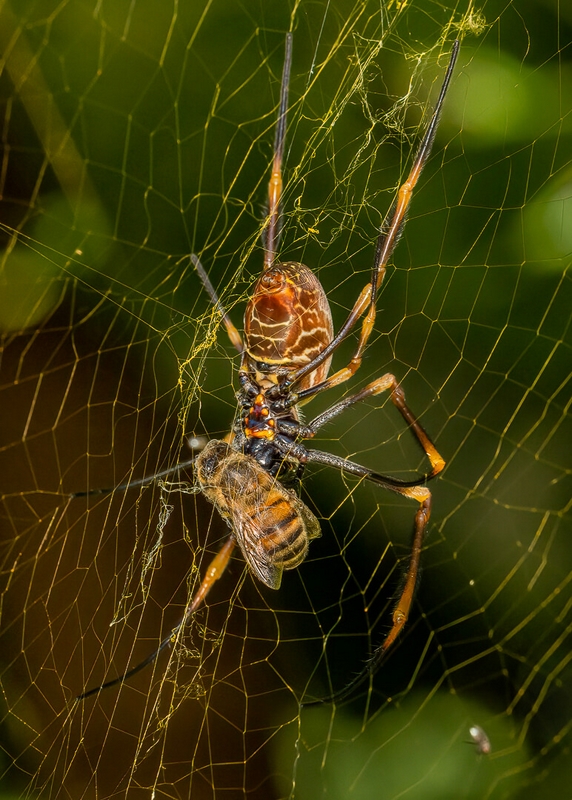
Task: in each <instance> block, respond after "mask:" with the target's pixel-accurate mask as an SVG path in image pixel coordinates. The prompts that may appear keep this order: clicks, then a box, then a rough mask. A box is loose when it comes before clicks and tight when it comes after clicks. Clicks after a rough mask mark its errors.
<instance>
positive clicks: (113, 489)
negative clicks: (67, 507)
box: [69, 456, 195, 500]
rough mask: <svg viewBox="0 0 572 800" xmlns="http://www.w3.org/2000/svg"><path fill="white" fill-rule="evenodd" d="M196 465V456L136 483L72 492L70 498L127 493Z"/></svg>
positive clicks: (130, 482)
mask: <svg viewBox="0 0 572 800" xmlns="http://www.w3.org/2000/svg"><path fill="white" fill-rule="evenodd" d="M194 463H195V456H193V457H192V458H189V459H187V460H186V461H180V462H179V463H178V464H175V466H174V467H167V469H162V470H161V471H160V472H154V473H153V475H145V476H144V477H143V478H137V480H135V481H127V482H126V483H120V484H119V486H110V487H108V488H106V489H87V490H86V491H83V492H71V493H70V495H69V497H70V499H71V500H74V499H75V498H76V497H93V495H97V494H111V492H125V491H126V490H127V489H133V488H134V487H135V486H147V485H149V484H151V483H153V482H154V481H156V480H157V479H158V478H165V477H166V476H167V475H172V474H173V473H174V472H178V471H179V470H181V469H187V468H188V467H192V466H193V465H194Z"/></svg>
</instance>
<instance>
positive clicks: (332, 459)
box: [304, 450, 436, 705]
mask: <svg viewBox="0 0 572 800" xmlns="http://www.w3.org/2000/svg"><path fill="white" fill-rule="evenodd" d="M307 461H308V462H310V461H314V462H317V463H321V464H327V465H329V466H334V467H337V468H339V469H343V470H344V471H346V472H350V473H351V474H353V475H356V476H358V477H363V478H365V479H366V480H370V481H373V482H374V483H377V484H379V485H380V486H383V488H384V489H389V490H390V491H392V492H397V493H398V494H401V495H403V497H408V498H410V499H411V500H416V501H417V502H418V503H419V508H418V510H417V512H416V514H415V523H414V529H413V542H412V545H411V555H410V557H409V564H408V565H407V569H406V571H405V576H404V580H403V583H402V587H401V589H400V590H399V593H398V597H397V603H396V604H395V607H394V609H393V615H392V625H391V628H390V630H389V632H388V633H387V634H386V636H385V638H384V639H383V641H382V642H381V644H380V645H379V646H378V647H377V648H376V650H375V651H374V653H373V655H372V657H371V658H370V659H369V661H368V663H367V664H366V666H365V667H364V669H363V670H362V672H360V674H359V675H358V676H357V677H356V678H354V679H353V680H352V681H351V682H350V683H349V684H348V685H347V686H345V687H344V688H343V689H342V690H341V691H340V692H336V693H335V694H332V695H330V696H329V697H326V698H323V699H321V700H316V701H313V702H310V703H304V705H319V704H323V703H331V702H333V701H334V700H336V701H339V700H343V699H344V698H346V697H348V696H349V695H350V694H352V692H353V691H354V689H355V688H356V687H357V686H359V684H361V683H362V682H363V681H364V680H365V679H366V678H367V677H368V676H370V675H373V674H374V672H375V671H376V669H377V668H378V667H379V665H380V664H381V662H382V660H383V658H384V656H385V654H386V653H387V651H388V650H389V648H390V647H391V645H392V644H393V643H394V642H395V640H396V639H397V637H398V636H399V634H400V633H401V631H402V630H403V628H404V626H405V624H406V623H407V620H408V619H409V613H410V611H411V605H412V603H413V597H414V595H415V588H416V586H417V582H418V579H419V564H420V560H421V550H422V547H423V540H424V538H425V531H426V529H427V523H428V522H429V517H430V516H431V504H432V498H431V492H430V491H429V489H428V488H427V487H426V486H421V485H419V484H420V483H421V481H422V480H423V481H424V480H425V478H423V479H421V480H420V481H399V480H396V479H395V478H388V477H387V476H384V475H379V474H378V473H375V472H372V471H371V470H368V469H367V468H366V467H362V466H361V465H360V464H355V463H354V462H353V461H349V460H348V459H344V458H339V457H338V456H333V455H332V454H330V453H322V452H321V451H319V450H308V451H307ZM435 474H436V473H435ZM430 477H434V475H433V474H431V475H429V476H426V478H430Z"/></svg>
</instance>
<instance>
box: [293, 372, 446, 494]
mask: <svg viewBox="0 0 572 800" xmlns="http://www.w3.org/2000/svg"><path fill="white" fill-rule="evenodd" d="M388 390H390V391H391V394H390V398H391V401H392V403H393V404H394V405H395V406H396V408H397V409H398V411H399V413H400V414H401V416H402V417H403V419H404V420H405V422H406V423H407V425H408V427H409V428H410V430H411V432H412V433H413V435H414V436H415V438H416V440H417V441H418V442H419V444H420V445H421V447H422V449H423V451H424V452H425V455H426V456H427V458H428V459H429V462H430V463H431V472H430V473H429V474H428V475H426V476H425V480H429V479H430V478H434V477H435V475H438V474H439V472H441V470H442V469H443V467H444V466H445V460H444V459H443V457H442V456H441V455H440V454H439V453H438V451H437V448H436V447H435V445H434V444H433V442H432V441H431V439H430V438H429V436H428V435H427V433H426V432H425V430H424V429H423V427H422V426H421V424H420V423H419V422H418V420H417V418H416V417H415V415H414V414H413V412H412V411H411V410H410V408H409V406H408V405H407V401H406V399H405V393H404V392H403V389H402V388H401V386H400V385H399V384H398V382H397V379H396V378H395V375H392V374H391V373H389V372H388V373H386V374H385V375H382V376H381V378H378V379H377V380H375V381H372V382H371V383H369V384H368V385H367V386H365V387H364V388H363V389H362V390H361V391H359V392H356V394H353V395H350V397H346V398H344V399H343V400H340V401H339V403H335V404H334V405H333V406H331V407H330V408H328V409H326V411H324V412H323V413H322V414H320V415H318V416H317V417H315V418H314V419H313V420H312V421H311V422H310V423H308V425H307V427H308V428H309V429H310V430H311V431H312V432H313V433H316V431H318V430H319V429H320V428H321V427H322V426H323V425H325V424H326V423H327V422H329V421H330V420H331V419H333V418H334V417H337V416H338V414H341V413H342V411H345V409H346V408H348V407H349V406H352V405H354V404H355V403H359V402H361V401H362V400H365V399H367V398H368V397H375V395H378V394H381V392H386V391H388ZM342 469H343V467H342Z"/></svg>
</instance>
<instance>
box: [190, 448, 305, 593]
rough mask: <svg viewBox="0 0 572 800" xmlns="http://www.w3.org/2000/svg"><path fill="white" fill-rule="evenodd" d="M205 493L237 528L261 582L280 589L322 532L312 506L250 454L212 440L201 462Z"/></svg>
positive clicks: (198, 468)
mask: <svg viewBox="0 0 572 800" xmlns="http://www.w3.org/2000/svg"><path fill="white" fill-rule="evenodd" d="M195 473H196V476H197V481H198V484H199V486H200V488H201V491H202V493H203V494H204V496H205V497H206V498H207V500H209V502H211V503H212V504H213V505H214V506H215V508H216V509H217V511H218V512H219V514H220V515H221V517H223V518H224V519H225V520H226V521H227V522H228V524H229V526H230V527H231V529H232V532H233V536H234V539H235V541H236V543H237V544H238V546H239V547H240V549H241V551H242V555H243V556H244V560H245V561H246V563H247V564H248V566H249V568H250V569H251V571H252V572H253V573H254V575H255V576H256V577H257V578H258V580H259V581H261V582H262V583H264V584H265V586H268V587H269V588H270V589H278V588H279V587H280V583H281V581H282V572H283V570H288V569H295V568H296V567H297V566H299V565H300V564H301V563H302V561H304V559H305V558H306V555H307V553H308V543H309V541H310V540H311V539H316V538H317V537H318V536H320V535H321V531H320V524H319V522H318V520H317V519H316V517H315V516H314V515H313V514H312V512H311V511H310V509H309V508H308V507H307V506H306V505H305V504H304V503H303V502H302V500H300V499H299V497H297V496H296V494H295V493H294V492H293V491H292V490H291V489H287V488H285V487H284V486H283V485H282V484H281V483H279V482H278V481H277V480H276V478H273V477H272V476H271V475H270V474H269V473H268V472H267V471H266V470H265V469H263V468H262V467H261V466H260V464H259V463H258V462H257V461H256V460H255V459H254V458H253V457H252V456H249V455H245V454H244V453H241V452H239V451H237V450H234V449H233V448H232V446H231V445H230V444H227V443H226V442H223V441H219V440H217V439H212V440H211V441H210V442H209V443H208V444H207V445H206V447H205V448H204V450H203V451H202V452H201V453H200V454H199V456H198V457H197V460H196V464H195Z"/></svg>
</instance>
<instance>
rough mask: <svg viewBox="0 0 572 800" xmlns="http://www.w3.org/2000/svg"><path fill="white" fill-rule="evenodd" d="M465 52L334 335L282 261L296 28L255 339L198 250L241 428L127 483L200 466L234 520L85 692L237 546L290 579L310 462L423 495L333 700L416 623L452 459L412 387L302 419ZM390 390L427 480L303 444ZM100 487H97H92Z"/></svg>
mask: <svg viewBox="0 0 572 800" xmlns="http://www.w3.org/2000/svg"><path fill="white" fill-rule="evenodd" d="M458 52H459V42H458V41H455V42H454V44H453V48H452V52H451V56H450V60H449V65H448V67H447V70H446V73H445V77H444V79H443V84H442V86H441V91H440V94H439V97H438V100H437V104H436V106H435V109H434V111H433V114H432V117H431V119H430V122H429V125H428V127H427V130H426V131H425V134H424V136H423V138H422V140H421V142H420V144H419V148H418V150H417V153H416V156H415V159H414V162H413V165H412V167H411V170H410V172H409V175H408V176H407V179H406V180H405V181H404V183H403V184H402V185H401V186H400V188H399V190H398V193H397V196H396V198H395V200H394V202H393V204H392V205H391V207H390V209H389V211H388V213H387V215H386V218H385V220H384V222H383V224H382V226H381V230H380V233H379V236H378V239H377V246H376V250H375V257H374V262H373V267H372V271H371V278H370V280H369V282H368V283H367V284H366V285H365V286H364V287H363V289H362V290H361V292H360V294H359V296H358V298H357V300H356V301H355V303H354V305H353V307H352V309H351V311H350V313H349V315H348V317H347V319H346V321H345V322H344V323H343V325H342V326H341V328H340V329H339V331H338V332H337V333H334V327H333V322H332V315H331V311H330V306H329V303H328V299H327V296H326V294H325V291H324V289H323V287H322V285H321V283H320V282H319V280H318V279H317V277H316V276H315V275H314V273H313V272H312V271H311V270H310V269H309V268H308V267H306V266H304V265H303V264H299V263H296V262H285V263H281V262H278V259H277V247H278V239H279V229H280V218H281V194H282V159H283V153H284V141H285V134H286V116H287V110H288V88H289V81H290V69H291V63H292V34H291V33H289V34H288V35H287V36H286V47H285V58H284V67H283V73H282V81H281V91H280V105H279V112H278V119H277V123H276V133H275V141H274V156H273V165H272V173H271V177H270V182H269V189H268V216H267V220H266V223H265V227H264V232H263V246H264V266H263V271H262V274H261V276H260V277H259V279H258V281H257V283H256V284H255V287H254V290H253V293H252V296H251V298H250V300H249V302H248V304H247V307H246V310H245V315H244V338H243V337H242V336H241V335H240V333H239V331H238V330H237V328H236V327H235V326H234V324H233V322H232V321H231V319H230V317H229V315H228V314H227V312H226V310H225V309H224V307H223V305H222V304H221V302H220V300H219V298H218V295H217V293H216V291H215V289H214V287H213V285H212V283H211V281H210V279H209V277H208V275H207V273H206V271H205V269H204V267H203V266H202V264H201V262H200V260H199V258H198V257H197V256H196V255H192V256H191V260H192V262H193V264H194V267H195V269H196V271H197V273H198V275H199V277H200V279H201V281H202V283H203V286H204V288H205V290H206V292H207V293H208V295H209V297H210V300H211V302H212V304H213V305H214V307H215V308H216V309H217V310H218V312H219V313H220V315H221V319H222V322H223V324H224V326H225V328H226V331H227V334H228V336H229V339H230V341H231V343H232V345H233V346H234V347H235V349H236V350H237V351H238V352H239V353H240V355H241V365H240V369H239V372H238V378H239V383H240V389H239V391H238V392H237V401H238V411H237V416H236V419H235V422H234V424H233V427H232V430H231V433H230V434H229V436H227V439H226V440H225V441H224V442H222V441H217V440H211V442H209V443H208V444H207V446H206V447H205V449H204V450H203V451H202V452H201V453H199V455H198V456H196V457H193V458H192V459H190V460H189V461H186V462H183V463H180V464H178V465H176V466H175V467H173V468H172V469H168V470H164V471H163V472H161V473H158V474H156V475H153V476H151V477H148V478H143V479H141V480H138V481H135V482H132V483H130V484H126V485H123V486H121V487H116V488H120V489H126V488H130V487H132V486H135V485H142V484H144V483H147V482H150V481H153V480H156V479H157V478H158V477H162V476H164V475H167V474H170V473H172V472H175V471H176V470H179V469H182V468H185V467H190V466H193V468H194V470H195V476H196V479H197V487H196V489H195V491H202V493H203V494H204V495H205V496H206V497H207V499H209V500H210V501H211V502H213V503H214V505H215V506H216V508H217V509H218V511H219V512H220V513H221V515H222V516H223V517H224V518H226V519H227V521H228V522H229V526H230V527H231V532H230V534H229V536H228V538H227V539H226V541H225V543H224V544H223V546H222V547H221V549H220V550H219V552H218V553H217V555H216V556H215V557H214V559H213V560H212V562H211V563H210V565H209V566H208V568H207V570H206V573H205V576H204V578H203V580H202V583H201V585H200V587H199V589H198V590H197V592H196V593H195V595H194V597H193V598H192V600H191V601H190V603H189V604H188V605H187V607H186V609H185V612H184V615H183V618H182V619H181V621H180V622H179V624H178V625H177V626H176V627H175V628H174V629H173V630H172V631H171V632H170V633H169V635H168V636H167V637H166V638H165V639H164V640H163V641H162V642H161V644H160V645H159V647H158V648H157V649H156V650H155V652H154V653H152V654H151V655H150V656H148V658H146V659H145V660H144V661H143V662H141V663H140V664H138V665H137V666H136V667H133V668H132V669H130V670H128V671H126V672H124V673H123V674H122V675H120V676H119V677H118V678H115V679H113V680H111V681H108V682H106V683H104V684H102V685H101V686H98V687H96V688H94V689H91V690H89V691H87V692H84V693H83V694H81V695H79V696H78V698H77V699H78V700H83V699H85V698H86V697H89V696H90V695H92V694H96V693H98V692H100V691H101V690H102V689H105V688H108V687H110V686H113V685H114V684H117V683H121V682H123V681H125V680H127V679H128V678H130V677H131V676H132V675H134V674H135V673H136V672H138V671H139V670H141V669H143V668H144V667H145V666H147V665H148V664H150V663H152V662H154V661H155V660H156V658H157V657H158V655H159V654H160V653H161V652H162V650H163V649H164V648H165V647H167V645H168V644H169V643H170V642H171V641H172V640H173V638H174V637H175V636H176V635H177V634H178V633H179V631H180V630H181V629H182V628H183V627H184V625H185V624H186V622H187V620H188V619H189V618H190V617H191V615H192V614H193V613H194V612H195V611H196V610H197V608H198V607H199V606H200V605H201V604H202V603H203V601H204V600H205V598H206V596H207V595H208V593H209V591H210V590H211V588H212V586H213V585H214V583H215V582H216V581H217V580H218V579H219V578H220V577H221V575H222V574H223V572H224V571H225V569H226V567H227V565H228V563H229V560H230V557H231V554H232V552H233V549H234V547H235V544H236V543H238V544H239V546H240V549H241V551H242V554H243V556H244V558H245V560H246V562H247V564H248V565H249V567H250V569H251V571H252V572H253V573H254V574H255V576H256V577H257V578H258V579H259V580H260V581H261V582H263V583H265V584H266V585H267V586H269V587H270V588H274V589H277V588H278V587H279V585H280V581H281V578H282V571H283V570H286V569H293V568H295V567H297V566H298V565H299V564H300V563H301V561H302V560H303V559H304V558H305V556H306V553H307V549H308V541H309V540H310V539H312V538H315V537H316V536H319V535H320V529H319V523H318V522H317V520H316V518H315V517H314V515H313V514H312V513H311V512H310V510H309V509H308V508H307V507H306V506H305V505H304V503H303V502H302V501H301V500H299V498H298V497H297V496H296V494H295V492H294V490H293V489H292V488H290V487H291V486H293V485H295V484H297V482H298V481H299V479H300V477H301V475H302V472H303V469H304V467H305V465H307V464H310V463H314V464H322V465H325V466H329V467H334V468H336V469H338V470H341V471H343V472H345V473H349V474H351V475H355V476H356V477H358V478H363V479H366V480H368V481H372V482H373V483H375V484H378V485H379V486H382V487H383V488H385V489H388V490H390V491H392V492H396V493H398V494H400V495H402V496H404V497H407V498H410V499H412V500H415V501H416V502H417V503H418V504H419V508H418V510H417V512H416V514H415V520H414V531H413V542H412V546H411V556H410V559H409V564H408V566H407V570H406V573H405V579H404V581H403V584H402V588H401V589H400V591H399V593H398V598H397V602H396V605H395V608H394V611H393V616H392V625H391V628H390V630H389V632H388V633H387V634H386V636H385V638H384V639H383V641H382V642H381V644H380V645H379V646H378V648H377V650H376V651H375V653H374V655H373V657H372V659H371V660H370V662H369V664H368V665H367V667H366V668H365V670H364V672H363V673H362V674H361V675H360V676H358V678H357V679H355V680H354V681H352V683H351V684H350V686H349V687H346V689H344V690H343V692H342V693H341V694H340V693H338V695H335V696H334V695H333V696H332V697H331V698H326V701H327V700H330V699H332V698H333V697H339V696H341V695H345V694H346V693H347V691H348V689H350V688H352V687H354V686H355V685H356V683H357V682H359V680H361V679H362V677H363V676H364V675H365V674H370V673H371V671H372V670H373V668H374V667H375V666H376V665H377V664H378V663H379V662H380V660H381V659H382V658H383V656H384V655H385V653H386V652H387V650H388V649H389V648H390V647H391V645H392V644H393V643H394V642H395V640H396V639H397V637H398V635H399V633H400V632H401V630H402V629H403V627H404V625H405V624H406V622H407V619H408V617H409V612H410V609H411V605H412V601H413V596H414V592H415V587H416V584H417V579H418V575H419V564H420V557H421V549H422V545H423V538H424V534H425V530H426V527H427V523H428V520H429V517H430V514H431V492H430V491H429V489H428V488H427V487H426V486H425V483H426V482H427V481H428V480H430V479H432V478H434V477H435V476H436V475H438V474H439V473H440V472H441V470H442V469H443V467H444V466H445V461H444V460H443V458H442V457H441V455H440V454H439V453H438V452H437V449H436V448H435V446H434V445H433V443H432V441H431V440H430V438H429V436H428V435H427V433H426V432H425V431H424V430H423V428H422V426H421V425H420V423H419V422H418V421H417V419H416V417H415V415H414V414H413V413H412V412H411V410H410V409H409V407H408V405H407V402H406V399H405V395H404V392H403V390H402V388H401V387H400V386H399V384H398V382H397V380H396V378H395V376H394V375H392V374H390V373H387V374H385V375H382V376H381V377H379V378H377V379H376V380H374V381H372V382H371V383H369V384H368V385H367V386H365V387H364V388H362V389H361V390H360V391H358V392H356V393H355V394H351V395H349V396H348V397H345V398H343V399H342V400H340V401H339V402H337V403H334V404H333V405H331V406H330V407H329V408H328V409H327V410H326V411H324V412H322V413H321V414H319V415H318V416H316V417H314V419H312V420H311V421H310V422H307V423H304V422H302V420H301V413H300V406H301V405H303V404H304V403H307V402H308V401H309V400H311V399H312V398H313V397H314V396H315V395H317V394H321V393H322V392H324V391H327V390H328V389H331V388H333V387H334V386H338V385H340V384H341V383H344V382H345V381H347V380H348V379H349V378H351V377H352V376H353V375H354V374H355V373H356V372H357V370H358V369H359V367H360V364H361V360H362V356H363V352H364V350H365V348H366V346H367V343H368V341H369V337H370V335H371V333H372V330H373V327H374V323H375V318H376V300H377V294H378V291H379V288H380V286H381V284H382V282H383V279H384V276H385V271H386V267H387V264H388V262H389V259H390V258H391V255H392V253H393V251H394V249H395V247H396V245H397V243H398V240H399V237H400V235H401V233H402V231H403V227H404V225H405V220H406V216H407V212H408V209H409V206H410V203H411V198H412V194H413V190H414V189H415V186H416V185H417V182H418V180H419V176H420V175H421V172H422V170H423V167H424V166H425V163H426V162H427V159H428V157H429V154H430V152H431V148H432V145H433V141H434V139H435V134H436V130H437V126H438V124H439V118H440V115H441V110H442V107H443V102H444V99H445V95H446V93H447V89H448V87H449V83H450V81H451V77H452V74H453V70H454V67H455V62H456V60H457V55H458ZM361 317H363V320H362V324H361V331H360V336H359V340H358V343H357V346H356V348H355V351H354V355H353V357H352V358H351V360H350V362H349V363H348V364H347V365H346V366H345V367H342V368H341V369H339V370H337V371H336V372H334V374H333V375H330V376H328V373H329V369H330V363H331V360H332V356H333V354H334V352H335V351H336V349H337V348H338V347H339V345H340V344H341V342H342V341H343V340H344V339H345V338H346V337H347V336H348V335H349V334H350V332H351V331H352V329H353V328H354V326H355V325H356V324H357V322H358V320H359V319H360V318H361ZM382 392H389V393H390V398H391V401H392V402H393V404H394V405H395V407H396V408H397V410H398V411H399V412H400V414H401V416H402V417H403V419H404V420H405V422H406V423H407V425H408V427H409V428H410V430H411V432H412V434H413V436H414V437H415V439H416V441H417V442H418V443H419V445H420V446H421V448H422V450H423V451H424V453H425V454H426V456H427V458H428V460H429V463H430V466H431V469H430V471H429V472H428V473H426V474H424V475H422V476H420V477H419V478H417V479H416V480H411V481H402V480H398V479H396V478H392V477H388V476H385V475H380V474H378V473H376V472H373V471H372V470H370V469H368V468H367V467H364V466H362V465H360V464H357V463H355V462H353V461H350V460H349V459H345V458H341V457H339V456H336V455H333V454H332V453H328V452H323V451H321V450H315V449H310V448H307V447H306V446H305V445H304V444H302V441H303V440H307V439H312V438H313V437H314V436H315V435H316V433H317V432H318V431H319V430H320V429H321V428H322V427H323V426H324V425H326V423H328V422H330V421H331V420H332V419H334V417H337V416H338V415H339V414H341V413H342V412H343V411H345V410H346V409H347V408H349V407H350V406H353V405H355V404H356V403H359V402H361V401H362V400H365V399H367V398H370V397H374V396H376V395H378V394H380V393H382ZM92 493H97V491H96V492H86V493H81V494H92ZM74 496H78V495H74ZM319 702H325V701H319Z"/></svg>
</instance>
